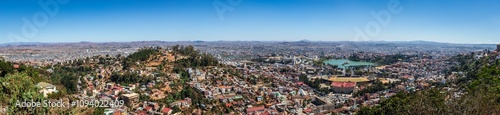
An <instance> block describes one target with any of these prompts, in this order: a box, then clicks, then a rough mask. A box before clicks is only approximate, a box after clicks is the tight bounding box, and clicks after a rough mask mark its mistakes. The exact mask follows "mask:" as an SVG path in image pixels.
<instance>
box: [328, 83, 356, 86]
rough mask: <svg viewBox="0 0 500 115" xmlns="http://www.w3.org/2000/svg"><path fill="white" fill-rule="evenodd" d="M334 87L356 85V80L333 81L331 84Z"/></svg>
mask: <svg viewBox="0 0 500 115" xmlns="http://www.w3.org/2000/svg"><path fill="white" fill-rule="evenodd" d="M331 86H333V87H355V86H356V82H333V83H332V84H331Z"/></svg>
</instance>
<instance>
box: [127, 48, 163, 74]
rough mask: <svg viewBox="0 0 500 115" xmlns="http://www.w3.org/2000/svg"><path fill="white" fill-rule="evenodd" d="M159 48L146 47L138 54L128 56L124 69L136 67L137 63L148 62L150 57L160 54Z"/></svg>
mask: <svg viewBox="0 0 500 115" xmlns="http://www.w3.org/2000/svg"><path fill="white" fill-rule="evenodd" d="M159 52H160V51H159V47H155V48H153V47H144V48H141V49H139V50H138V51H137V52H134V53H132V54H130V55H128V56H127V57H126V58H125V60H124V61H123V63H122V64H123V69H128V68H129V67H131V66H133V65H135V62H137V61H146V60H148V59H149V57H151V56H153V55H155V54H158V53H159Z"/></svg>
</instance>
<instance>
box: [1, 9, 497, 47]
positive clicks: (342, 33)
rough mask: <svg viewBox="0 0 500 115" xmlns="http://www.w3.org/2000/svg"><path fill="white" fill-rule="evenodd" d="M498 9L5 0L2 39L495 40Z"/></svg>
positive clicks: (469, 42)
mask: <svg viewBox="0 0 500 115" xmlns="http://www.w3.org/2000/svg"><path fill="white" fill-rule="evenodd" d="M496 11H500V1H495V0H483V1H480V2H477V1H452V0H441V1H415V0H413V1H412V0H395V1H389V0H388V1H371V0H354V1H345V0H316V1H308V0H233V1H232V2H231V0H203V1H201V0H168V1H164V0H149V1H147V2H145V1H144V0H142V1H139V0H122V1H99V2H97V1H95V0H85V1H84V0H48V1H43V0H42V1H19V0H3V1H0V15H2V18H1V19H0V25H2V27H1V28H0V38H2V40H0V43H12V42H42V43H60V42H80V41H88V42H129V41H197V40H200V41H300V40H303V39H307V40H310V41H332V42H335V41H431V42H442V43H461V44H484V43H487V44H498V43H500V39H499V38H500V33H499V32H498V31H500V14H498V13H497V12H496ZM27 30H29V31H27ZM360 32H361V33H362V34H360ZM360 36H361V37H360Z"/></svg>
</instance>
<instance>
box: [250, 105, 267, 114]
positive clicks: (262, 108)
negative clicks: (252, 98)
mask: <svg viewBox="0 0 500 115" xmlns="http://www.w3.org/2000/svg"><path fill="white" fill-rule="evenodd" d="M264 109H266V108H264V106H260V107H250V108H247V113H250V112H255V111H263V110H264Z"/></svg>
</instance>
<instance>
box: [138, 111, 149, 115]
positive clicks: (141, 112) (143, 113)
mask: <svg viewBox="0 0 500 115" xmlns="http://www.w3.org/2000/svg"><path fill="white" fill-rule="evenodd" d="M147 114H148V112H146V111H137V115H147Z"/></svg>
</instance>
